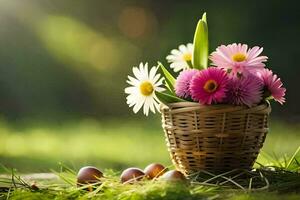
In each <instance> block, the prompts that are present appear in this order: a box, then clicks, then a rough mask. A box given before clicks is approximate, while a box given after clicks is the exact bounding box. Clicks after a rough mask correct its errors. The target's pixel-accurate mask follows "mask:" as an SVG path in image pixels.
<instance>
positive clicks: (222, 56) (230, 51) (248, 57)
mask: <svg viewBox="0 0 300 200" xmlns="http://www.w3.org/2000/svg"><path fill="white" fill-rule="evenodd" d="M262 51H263V48H259V47H257V46H255V47H253V48H249V49H248V45H246V44H240V43H239V44H236V43H234V44H229V45H227V46H225V45H221V46H219V47H218V48H217V49H216V51H215V52H213V53H212V54H211V56H210V59H211V60H212V62H213V63H212V64H213V65H215V66H217V67H221V68H223V69H225V70H227V71H228V72H230V74H233V75H236V74H244V75H247V74H248V73H249V72H252V73H256V71H257V70H260V69H262V68H263V67H264V66H265V64H264V63H263V62H266V61H267V59H268V57H267V56H259V55H260V54H261V52H262Z"/></svg>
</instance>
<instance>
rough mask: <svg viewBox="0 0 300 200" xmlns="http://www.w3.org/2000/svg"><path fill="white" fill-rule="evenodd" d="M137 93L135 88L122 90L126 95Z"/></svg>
mask: <svg viewBox="0 0 300 200" xmlns="http://www.w3.org/2000/svg"><path fill="white" fill-rule="evenodd" d="M136 91H137V88H136V87H132V86H131V87H127V88H125V90H124V92H125V93H126V94H132V93H134V92H136Z"/></svg>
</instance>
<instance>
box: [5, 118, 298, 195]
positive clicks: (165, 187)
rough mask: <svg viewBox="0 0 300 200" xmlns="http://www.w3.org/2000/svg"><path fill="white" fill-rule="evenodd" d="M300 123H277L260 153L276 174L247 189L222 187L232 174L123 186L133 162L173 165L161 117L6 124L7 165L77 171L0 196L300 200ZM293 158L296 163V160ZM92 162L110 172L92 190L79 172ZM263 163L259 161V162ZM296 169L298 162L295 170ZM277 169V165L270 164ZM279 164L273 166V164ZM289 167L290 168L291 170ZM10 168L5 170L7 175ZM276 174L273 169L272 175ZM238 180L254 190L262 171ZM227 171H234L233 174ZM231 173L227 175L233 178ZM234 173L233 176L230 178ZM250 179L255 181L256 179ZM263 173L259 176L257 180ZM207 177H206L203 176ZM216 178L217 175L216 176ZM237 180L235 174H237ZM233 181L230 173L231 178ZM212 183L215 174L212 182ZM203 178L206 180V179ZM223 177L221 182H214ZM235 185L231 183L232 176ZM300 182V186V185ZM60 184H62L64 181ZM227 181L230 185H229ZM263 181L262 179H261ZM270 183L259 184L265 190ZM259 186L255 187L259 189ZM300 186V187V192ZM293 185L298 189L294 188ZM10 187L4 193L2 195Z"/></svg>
mask: <svg viewBox="0 0 300 200" xmlns="http://www.w3.org/2000/svg"><path fill="white" fill-rule="evenodd" d="M299 128H300V127H299V125H288V124H285V123H281V122H277V121H273V122H271V126H270V132H269V135H268V137H267V140H266V142H265V145H264V147H263V152H262V153H261V154H260V156H259V158H258V163H260V164H262V165H268V166H270V165H273V166H275V168H274V169H276V170H275V171H271V172H270V170H269V171H263V174H264V176H265V177H267V179H268V180H270V181H269V182H270V185H269V186H268V188H267V189H266V190H263V191H262V192H254V190H248V189H245V190H242V189H239V188H238V187H237V186H236V185H234V184H233V185H232V184H231V185H228V187H226V188H224V187H220V186H219V183H220V182H222V181H223V182H224V180H223V179H224V178H222V177H221V180H220V179H219V178H220V177H219V178H216V179H215V178H213V181H212V182H209V183H210V184H209V185H210V186H208V185H207V184H200V185H199V184H197V183H193V184H192V185H189V186H188V185H182V184H180V185H178V184H169V183H161V182H149V181H146V182H142V183H140V184H134V185H126V186H124V185H122V184H120V183H119V178H118V177H119V174H120V171H121V170H122V169H124V168H126V167H129V166H136V167H140V168H144V167H145V166H146V165H147V164H149V163H152V162H159V163H162V164H164V165H166V166H169V165H171V162H170V159H169V155H168V152H167V150H166V146H165V141H164V136H163V132H162V129H161V127H160V124H159V120H157V119H156V120H153V122H152V121H151V120H150V123H149V120H147V123H146V120H145V122H140V121H105V122H97V121H94V120H84V121H80V122H70V123H65V124H56V125H51V126H50V125H49V124H46V125H45V124H36V123H35V124H30V123H26V125H11V124H7V123H4V122H2V123H1V124H0V138H1V140H0V163H1V164H2V165H4V166H5V167H7V168H16V169H18V173H19V174H23V173H32V172H49V171H50V170H51V169H53V170H56V171H60V167H59V166H60V165H59V164H58V163H60V162H62V163H64V164H65V165H67V166H70V167H71V168H72V169H74V170H75V172H74V171H72V170H63V171H62V172H63V173H59V175H60V176H67V177H68V179H67V180H70V181H68V182H59V183H52V182H51V183H49V182H43V181H41V182H39V183H38V184H39V188H40V189H39V190H37V191H32V190H31V189H30V188H29V187H26V185H25V186H24V185H23V186H22V187H18V189H15V188H14V187H13V188H12V189H11V190H10V191H6V190H5V189H2V190H1V184H0V194H1V195H2V196H1V195H0V199H1V198H7V195H9V197H10V198H11V199H26V198H27V199H41V198H42V199H54V198H56V199H70V198H71V199H72V198H81V199H88V198H90V197H93V198H94V199H132V200H138V199H162V198H163V199H230V200H243V199H247V200H251V199H255V200H256V199H275V200H276V199H291V200H292V199H300V196H299V190H300V185H299V183H300V179H299V174H298V173H296V171H297V170H299V169H298V168H297V166H298V165H297V163H296V162H297V160H300V159H299V157H300V156H299V154H297V155H295V158H297V160H296V159H290V157H291V156H292V155H293V153H294V152H295V150H296V149H297V147H298V146H299V145H300V131H299ZM290 161H291V162H290ZM85 165H94V166H97V167H98V168H100V169H102V170H104V169H112V170H106V173H105V175H106V176H107V177H108V178H107V179H106V180H104V184H102V186H101V188H98V190H99V191H98V192H92V193H89V192H86V191H84V190H80V189H78V188H76V186H75V182H74V181H75V173H76V171H77V170H78V169H79V168H80V167H82V166H85ZM257 166H259V165H256V167H257ZM295 166H296V167H295ZM268 169H270V168H268ZM272 169H273V168H272ZM286 170H288V171H286ZM1 172H2V173H7V172H6V171H5V169H4V168H3V169H2V171H1V169H0V174H1ZM269 172H270V173H269ZM244 175H245V174H243V176H240V177H238V178H237V179H236V180H234V181H236V182H237V183H238V184H240V185H243V183H245V185H243V187H245V188H249V182H250V179H251V177H252V176H253V177H252V179H251V181H253V187H254V188H255V184H256V183H255V181H254V180H256V178H257V177H258V174H251V175H249V174H248V175H247V177H246V178H245V177H244ZM226 176H227V175H226ZM226 176H224V177H226ZM228 176H229V175H228ZM249 176H250V178H249ZM254 176H255V179H254ZM201 177H205V176H203V174H202V175H201ZM212 177H214V175H212V176H211V177H210V179H211V178H212ZM232 177H234V176H233V175H230V178H232ZM226 178H228V177H226ZM206 180H207V179H206ZM295 180H296V183H295ZM198 181H200V182H203V181H204V180H198ZM214 181H215V182H214ZM227 182H228V181H227ZM298 182H299V183H298ZM58 184H59V185H58ZM226 184H227V183H226ZM260 184H262V182H260ZM258 186H259V187H263V186H260V185H259V184H257V187H258ZM251 187H252V186H251ZM294 187H298V189H295V188H294ZM289 189H291V190H289ZM1 191H2V192H1Z"/></svg>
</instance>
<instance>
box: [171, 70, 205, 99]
mask: <svg viewBox="0 0 300 200" xmlns="http://www.w3.org/2000/svg"><path fill="white" fill-rule="evenodd" d="M197 72H199V70H196V69H188V70H184V71H182V72H180V74H179V75H178V77H177V80H176V83H175V93H176V95H177V96H179V97H182V98H189V97H190V96H191V92H190V83H191V80H192V78H193V76H194V75H195V74H196V73H197Z"/></svg>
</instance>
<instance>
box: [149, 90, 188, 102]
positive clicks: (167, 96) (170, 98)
mask: <svg viewBox="0 0 300 200" xmlns="http://www.w3.org/2000/svg"><path fill="white" fill-rule="evenodd" d="M155 94H156V96H157V98H158V99H159V100H160V101H161V102H162V103H164V104H168V103H175V102H184V101H185V100H184V99H180V98H178V97H176V96H174V95H171V94H167V93H164V92H158V91H155Z"/></svg>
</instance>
